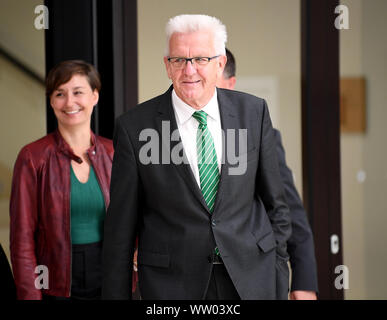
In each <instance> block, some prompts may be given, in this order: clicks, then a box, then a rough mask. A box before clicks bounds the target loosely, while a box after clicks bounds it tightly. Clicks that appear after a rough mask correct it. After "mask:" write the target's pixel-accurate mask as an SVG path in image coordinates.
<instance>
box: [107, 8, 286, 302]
mask: <svg viewBox="0 0 387 320" xmlns="http://www.w3.org/2000/svg"><path fill="white" fill-rule="evenodd" d="M166 33H167V52H166V56H165V57H164V63H165V66H166V71H167V74H168V77H169V78H170V79H171V80H172V86H171V87H170V88H169V89H168V90H167V92H165V93H164V94H162V95H160V96H158V97H156V98H154V99H152V100H149V101H147V102H144V103H142V104H140V105H139V106H137V107H135V108H132V109H131V110H129V111H128V112H127V113H126V114H124V115H122V116H121V117H119V118H118V120H117V123H116V131H115V137H114V146H115V156H114V160H113V169H112V180H111V201H110V207H109V209H108V213H107V217H106V220H105V237H104V239H105V240H104V249H103V267H104V279H103V298H106V299H129V298H130V288H131V280H132V278H131V271H132V265H133V261H132V257H133V248H134V244H135V239H136V236H137V235H138V272H139V287H140V292H141V296H142V298H143V299H211V300H213V299H219V300H223V299H287V296H288V289H289V288H288V281H289V271H288V265H287V261H288V255H287V251H286V241H287V239H288V238H289V236H290V234H291V225H290V218H289V209H288V207H287V205H286V202H285V199H284V190H283V187H282V183H281V178H280V172H279V168H278V161H277V157H276V150H275V144H274V131H273V128H272V125H271V121H270V116H269V112H268V109H267V105H266V102H265V101H264V100H263V99H260V98H257V97H254V96H251V95H248V94H243V93H237V92H233V91H228V90H218V89H216V82H217V80H218V79H219V78H220V77H221V76H222V72H223V69H224V66H225V64H226V60H227V58H226V55H225V43H226V40H227V33H226V28H225V26H224V25H223V24H222V23H221V22H220V21H219V20H218V19H216V18H214V17H209V16H205V15H181V16H176V17H174V18H172V19H171V20H170V21H169V22H168V24H167V27H166ZM259 205H262V206H264V207H265V209H266V210H257V208H258V207H259Z"/></svg>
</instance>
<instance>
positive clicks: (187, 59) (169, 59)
mask: <svg viewBox="0 0 387 320" xmlns="http://www.w3.org/2000/svg"><path fill="white" fill-rule="evenodd" d="M220 56H221V54H218V55H216V56H213V57H192V58H185V57H168V58H167V60H168V62H169V63H171V65H172V66H173V65H174V64H173V62H171V59H182V60H185V63H184V64H183V65H182V66H181V68H180V69H183V68H184V67H185V66H186V65H187V63H188V61H189V62H191V65H192V66H194V63H193V60H194V59H198V58H206V59H208V62H207V63H206V64H204V65H200V64H198V63H195V66H206V65H208V64H209V63H210V62H211V60H213V59H216V58H219V57H220Z"/></svg>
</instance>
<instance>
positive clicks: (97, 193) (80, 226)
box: [70, 164, 105, 244]
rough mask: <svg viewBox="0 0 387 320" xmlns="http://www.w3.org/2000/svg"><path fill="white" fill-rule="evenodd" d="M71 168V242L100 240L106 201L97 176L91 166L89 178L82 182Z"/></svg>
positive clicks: (79, 242)
mask: <svg viewBox="0 0 387 320" xmlns="http://www.w3.org/2000/svg"><path fill="white" fill-rule="evenodd" d="M70 168H71V173H70V175H71V193H70V206H71V242H72V244H87V243H93V242H99V241H101V240H102V237H103V223H104V219H105V201H104V198H103V194H102V192H101V188H100V187H99V184H98V181H97V177H96V175H95V172H94V170H93V167H92V166H90V174H89V180H88V181H87V182H86V183H82V182H80V181H79V180H78V178H77V177H76V176H75V173H74V170H73V167H72V165H71V164H70Z"/></svg>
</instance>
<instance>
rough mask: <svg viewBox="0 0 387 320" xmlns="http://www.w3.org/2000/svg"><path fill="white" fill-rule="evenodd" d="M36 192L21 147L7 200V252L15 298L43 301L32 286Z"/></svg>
mask: <svg viewBox="0 0 387 320" xmlns="http://www.w3.org/2000/svg"><path fill="white" fill-rule="evenodd" d="M38 189H39V188H38V178H37V170H36V167H35V165H34V163H33V161H32V157H31V155H30V152H29V150H28V149H27V148H23V149H22V150H21V151H20V153H19V155H18V158H17V160H16V163H15V167H14V171H13V178H12V191H11V200H10V251H11V262H12V270H13V274H14V279H15V284H16V291H17V298H18V299H27V300H41V299H42V293H41V290H40V289H37V288H36V287H35V279H36V278H37V277H38V274H35V268H36V266H37V259H36V254H35V252H36V250H39V248H36V242H35V233H36V231H37V223H38Z"/></svg>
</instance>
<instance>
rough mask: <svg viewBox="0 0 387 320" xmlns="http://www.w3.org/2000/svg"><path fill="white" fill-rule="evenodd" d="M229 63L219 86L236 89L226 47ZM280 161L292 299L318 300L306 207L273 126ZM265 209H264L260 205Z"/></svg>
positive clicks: (232, 65) (277, 132)
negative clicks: (288, 218) (288, 233)
mask: <svg viewBox="0 0 387 320" xmlns="http://www.w3.org/2000/svg"><path fill="white" fill-rule="evenodd" d="M226 56H227V63H226V66H225V68H224V70H223V74H222V77H221V78H220V79H218V82H217V87H218V88H224V89H229V90H233V89H234V88H235V84H236V76H235V75H236V63H235V57H234V55H233V54H232V53H231V51H230V50H228V49H227V48H226ZM274 137H275V144H276V150H277V158H278V164H279V168H280V173H281V178H282V182H283V184H284V189H285V198H286V203H287V204H288V206H289V209H290V216H291V220H292V231H293V232H292V235H291V237H290V238H289V240H288V243H287V244H288V253H289V256H290V265H291V267H292V281H291V283H292V287H291V292H290V298H291V299H292V300H316V299H317V296H316V292H317V291H318V289H317V287H318V285H317V266H316V258H315V254H314V243H313V234H312V230H311V229H310V226H309V223H308V219H307V217H306V212H305V209H304V207H303V205H302V201H301V198H300V196H299V194H298V192H297V189H296V186H295V185H294V182H293V174H292V171H291V170H290V169H289V167H288V166H287V164H286V160H285V150H284V147H283V145H282V141H281V133H280V132H279V130H276V129H274ZM261 209H262V210H264V208H262V207H261Z"/></svg>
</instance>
